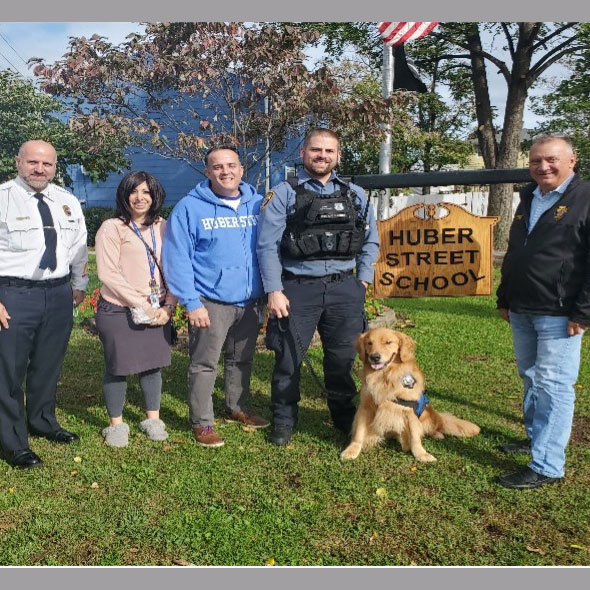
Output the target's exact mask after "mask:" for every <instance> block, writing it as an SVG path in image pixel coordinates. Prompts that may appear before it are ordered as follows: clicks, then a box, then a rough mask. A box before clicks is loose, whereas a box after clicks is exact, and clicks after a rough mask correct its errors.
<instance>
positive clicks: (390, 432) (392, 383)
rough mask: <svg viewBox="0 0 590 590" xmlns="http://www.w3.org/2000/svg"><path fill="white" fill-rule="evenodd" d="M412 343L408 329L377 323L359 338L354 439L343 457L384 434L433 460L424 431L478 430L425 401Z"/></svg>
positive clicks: (434, 434)
mask: <svg viewBox="0 0 590 590" xmlns="http://www.w3.org/2000/svg"><path fill="white" fill-rule="evenodd" d="M415 345H416V344H415V342H414V341H413V340H412V339H411V338H410V337H409V336H407V335H406V334H403V333H402V332H397V331H395V330H390V329H389V328H375V329H373V330H369V331H368V332H365V333H364V334H361V335H360V336H359V337H358V340H357V343H356V350H357V352H358V354H359V357H360V358H361V360H362V362H363V370H362V381H363V386H362V389H361V402H360V405H359V408H358V410H357V412H356V415H355V417H354V422H353V425H352V439H351V441H350V444H349V445H348V447H346V449H344V451H342V454H341V457H342V458H343V459H356V458H357V457H358V456H359V453H360V452H361V450H363V449H367V448H370V447H372V446H375V445H376V444H378V443H379V442H381V441H382V440H383V439H384V438H395V439H397V440H398V441H399V443H400V444H401V447H402V450H403V451H406V452H407V451H410V452H411V453H412V455H414V457H415V458H416V459H417V460H418V461H421V462H424V463H428V462H431V461H436V459H435V458H434V457H433V456H432V455H431V454H430V453H428V452H427V451H426V449H424V447H423V446H422V437H423V436H431V437H432V438H436V439H442V438H444V435H445V434H450V435H452V436H475V435H476V434H478V433H479V426H477V425H476V424H473V423H472V422H468V421H467V420H461V419H460V418H456V417H455V416H452V415H451V414H445V413H438V412H436V411H435V410H434V409H433V408H432V406H431V405H429V404H428V403H427V402H426V399H427V398H425V397H423V392H424V389H425V386H424V385H425V384H424V375H423V374H422V371H421V370H420V367H418V365H417V364H416V360H415V358H414V347H415ZM425 402H426V406H425V407H424V408H422V406H423V405H424V403H425ZM421 409H423V411H422V412H421V414H420V416H419V417H418V415H417V412H418V413H420V410H421Z"/></svg>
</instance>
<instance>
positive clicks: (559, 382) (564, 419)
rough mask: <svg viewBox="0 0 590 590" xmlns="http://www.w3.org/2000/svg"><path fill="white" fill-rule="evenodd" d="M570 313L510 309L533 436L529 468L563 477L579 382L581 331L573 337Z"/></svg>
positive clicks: (527, 420) (527, 419)
mask: <svg viewBox="0 0 590 590" xmlns="http://www.w3.org/2000/svg"><path fill="white" fill-rule="evenodd" d="M567 325H568V318H567V317H564V316H546V315H530V314H520V313H514V312H510V327H511V328H512V338H513V342H514V353H515V355H516V364H517V366H518V373H519V375H520V376H521V378H522V381H523V384H524V399H523V404H522V409H523V415H524V426H525V429H526V434H527V437H528V438H529V439H530V441H531V462H530V463H529V467H530V468H531V469H532V470H533V471H535V472H537V473H539V474H541V475H546V476H548V477H563V475H564V471H563V466H564V464H565V448H566V446H567V443H568V441H569V437H570V433H571V429H572V420H573V417H574V399H575V390H574V385H575V383H576V380H577V378H578V370H579V368H580V349H581V344H582V335H581V334H578V335H576V336H568V333H567Z"/></svg>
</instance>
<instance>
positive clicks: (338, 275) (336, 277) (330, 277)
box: [282, 270, 353, 283]
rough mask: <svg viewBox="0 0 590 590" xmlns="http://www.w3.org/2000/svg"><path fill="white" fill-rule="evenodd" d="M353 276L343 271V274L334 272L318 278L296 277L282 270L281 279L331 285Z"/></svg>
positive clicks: (351, 272)
mask: <svg viewBox="0 0 590 590" xmlns="http://www.w3.org/2000/svg"><path fill="white" fill-rule="evenodd" d="M352 275H353V271H352V270H345V271H343V272H336V273H333V274H329V275H321V276H319V277H316V276H313V275H297V274H295V273H292V272H291V271H288V270H284V271H283V275H282V278H283V280H287V281H324V282H328V283H333V282H335V281H341V280H342V279H345V278H346V277H350V276H352Z"/></svg>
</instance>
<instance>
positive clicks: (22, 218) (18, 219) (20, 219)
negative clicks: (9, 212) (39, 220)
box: [15, 216, 31, 221]
mask: <svg viewBox="0 0 590 590" xmlns="http://www.w3.org/2000/svg"><path fill="white" fill-rule="evenodd" d="M25 219H31V218H30V217H29V216H27V217H15V220H16V221H24V220H25Z"/></svg>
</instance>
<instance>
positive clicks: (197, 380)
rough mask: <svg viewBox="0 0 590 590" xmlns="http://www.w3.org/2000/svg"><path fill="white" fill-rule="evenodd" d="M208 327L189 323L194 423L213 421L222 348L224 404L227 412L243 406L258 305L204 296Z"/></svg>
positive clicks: (247, 393)
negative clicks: (208, 321)
mask: <svg viewBox="0 0 590 590" xmlns="http://www.w3.org/2000/svg"><path fill="white" fill-rule="evenodd" d="M203 305H204V306H205V308H206V309H207V311H208V312H209V319H210V321H211V327H210V328H195V327H193V326H190V327H189V351H190V358H191V360H190V365H189V368H188V405H189V421H190V423H191V425H192V426H193V427H194V426H212V425H213V399H212V396H213V388H214V387H215V378H216V377H217V365H218V363H219V357H220V356H221V352H222V351H223V353H224V365H225V372H224V377H225V407H226V410H227V411H228V412H229V413H232V412H239V411H245V410H246V401H247V400H248V397H249V396H250V374H251V373H252V361H253V359H254V351H255V349H256V337H257V336H258V330H259V328H260V321H259V314H258V306H257V305H255V304H251V305H248V306H247V307H238V306H235V305H224V304H221V303H216V302H214V301H209V300H206V299H205V300H203Z"/></svg>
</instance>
